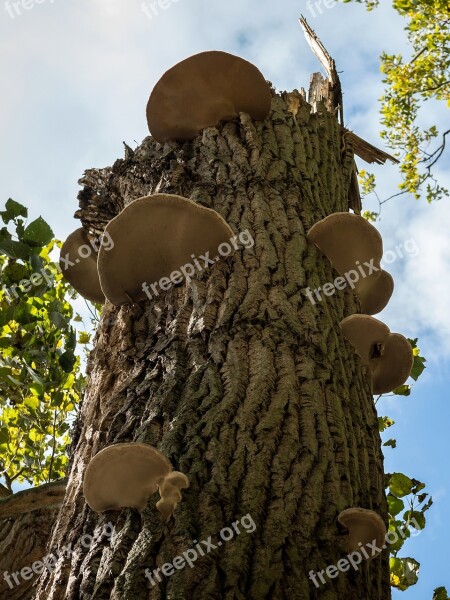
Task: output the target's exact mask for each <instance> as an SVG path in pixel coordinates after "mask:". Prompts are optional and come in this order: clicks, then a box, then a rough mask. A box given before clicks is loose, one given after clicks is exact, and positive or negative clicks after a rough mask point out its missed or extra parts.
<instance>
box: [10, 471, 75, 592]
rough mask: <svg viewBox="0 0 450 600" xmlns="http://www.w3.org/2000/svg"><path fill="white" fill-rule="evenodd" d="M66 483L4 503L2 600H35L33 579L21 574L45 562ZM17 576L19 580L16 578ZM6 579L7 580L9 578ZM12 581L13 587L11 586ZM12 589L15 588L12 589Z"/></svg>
mask: <svg viewBox="0 0 450 600" xmlns="http://www.w3.org/2000/svg"><path fill="white" fill-rule="evenodd" d="M65 489H66V480H60V481H56V482H54V483H50V484H47V485H43V486H40V487H37V488H33V489H30V490H25V491H23V492H18V493H17V494H14V495H12V496H9V497H8V498H6V499H4V500H0V598H1V599H2V600H31V599H32V598H35V593H34V590H33V587H32V586H33V583H34V582H35V581H36V579H37V574H36V573H33V576H32V577H31V579H24V578H23V577H22V576H21V575H20V571H21V570H22V569H23V568H24V567H29V568H31V566H32V565H33V563H34V562H35V561H41V560H42V558H43V557H44V556H45V554H46V546H47V542H48V540H49V538H50V533H51V528H52V525H53V522H54V520H55V517H56V515H57V513H58V511H59V509H60V507H61V505H62V501H63V498H64V494H65ZM13 573H15V574H16V579H17V581H19V583H18V584H17V581H16V580H15V579H14V577H13V575H12V574H13ZM5 575H6V576H5ZM8 580H9V583H8ZM11 586H12V587H11Z"/></svg>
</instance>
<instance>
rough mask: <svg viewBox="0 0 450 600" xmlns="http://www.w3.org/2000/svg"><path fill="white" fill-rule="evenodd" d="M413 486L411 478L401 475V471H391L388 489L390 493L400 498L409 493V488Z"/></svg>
mask: <svg viewBox="0 0 450 600" xmlns="http://www.w3.org/2000/svg"><path fill="white" fill-rule="evenodd" d="M413 486H414V483H413V481H412V479H410V478H409V477H407V476H406V475H403V473H393V475H392V476H391V479H390V482H389V489H390V492H391V494H393V495H394V496H397V497H398V498H402V497H403V496H406V495H407V494H410V493H411V490H412V488H413Z"/></svg>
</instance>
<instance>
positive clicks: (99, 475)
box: [83, 443, 189, 520]
mask: <svg viewBox="0 0 450 600" xmlns="http://www.w3.org/2000/svg"><path fill="white" fill-rule="evenodd" d="M187 487H189V480H188V478H187V477H186V475H184V474H183V473H179V472H178V471H172V465H171V464H170V462H169V461H168V460H167V458H166V457H165V456H164V455H163V454H161V453H160V452H159V451H158V450H156V448H153V446H149V445H147V444H139V443H129V444H115V445H113V446H108V447H107V448H104V449H103V450H101V451H100V452H99V453H98V454H96V455H95V456H94V458H93V459H92V460H91V461H90V463H89V465H88V466H87V469H86V472H85V475H84V481H83V493H84V497H85V499H86V502H87V504H88V505H89V506H90V507H91V508H92V510H94V511H96V512H105V511H107V510H120V509H121V508H124V507H132V508H138V509H140V510H143V509H144V508H145V507H146V506H147V501H148V498H149V497H150V496H151V495H152V494H154V493H155V492H156V491H157V489H159V491H160V494H161V500H159V502H157V504H156V507H157V508H158V510H159V511H160V512H161V514H162V516H163V518H164V520H167V519H168V518H169V517H170V516H171V515H172V514H173V511H174V510H175V508H176V506H177V504H178V502H179V501H180V500H181V493H180V488H187ZM160 507H161V508H160Z"/></svg>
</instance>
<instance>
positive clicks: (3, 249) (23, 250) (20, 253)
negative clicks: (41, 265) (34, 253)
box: [0, 238, 31, 260]
mask: <svg viewBox="0 0 450 600" xmlns="http://www.w3.org/2000/svg"><path fill="white" fill-rule="evenodd" d="M0 254H5V255H6V256H8V257H9V258H14V259H21V260H27V259H28V257H29V256H30V254H31V248H30V247H29V246H27V245H26V244H23V243H22V242H16V241H14V240H11V239H5V238H0Z"/></svg>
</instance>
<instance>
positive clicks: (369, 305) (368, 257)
mask: <svg viewBox="0 0 450 600" xmlns="http://www.w3.org/2000/svg"><path fill="white" fill-rule="evenodd" d="M307 237H308V239H309V240H310V241H311V242H313V243H314V244H315V245H316V246H317V247H318V248H319V250H320V251H321V252H322V254H324V255H325V256H326V257H327V258H328V260H329V261H330V263H331V265H332V266H333V267H334V268H335V269H336V271H338V273H339V274H340V275H342V276H343V277H344V276H346V279H347V281H348V282H349V284H350V286H351V287H352V288H354V290H355V292H356V293H357V294H358V296H359V299H360V303H361V312H363V313H364V314H369V315H373V314H376V313H378V312H380V311H381V310H383V308H384V307H385V306H386V305H387V303H388V302H389V300H390V298H391V296H392V292H393V291H394V281H393V279H392V277H391V275H390V274H389V273H387V272H386V271H383V269H381V267H380V261H381V258H382V256H383V240H382V238H381V235H380V234H379V232H378V231H377V229H375V227H374V226H373V225H371V224H370V223H369V222H368V221H367V220H366V219H364V218H363V217H360V216H359V215H355V214H353V213H346V212H342V213H333V214H332V215H329V216H328V217H325V219H322V220H321V221H318V222H317V223H315V224H314V225H313V226H312V227H311V229H310V230H309V231H308V234H307Z"/></svg>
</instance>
